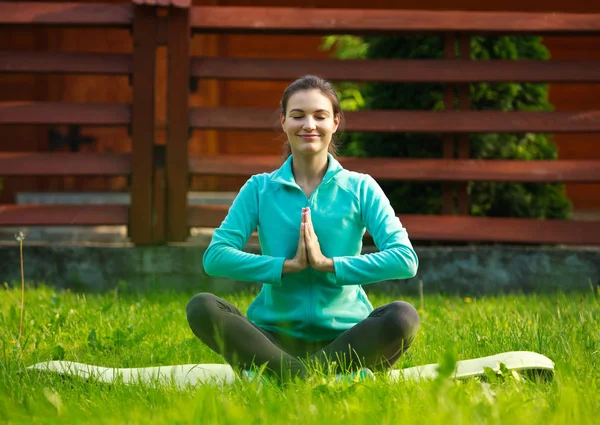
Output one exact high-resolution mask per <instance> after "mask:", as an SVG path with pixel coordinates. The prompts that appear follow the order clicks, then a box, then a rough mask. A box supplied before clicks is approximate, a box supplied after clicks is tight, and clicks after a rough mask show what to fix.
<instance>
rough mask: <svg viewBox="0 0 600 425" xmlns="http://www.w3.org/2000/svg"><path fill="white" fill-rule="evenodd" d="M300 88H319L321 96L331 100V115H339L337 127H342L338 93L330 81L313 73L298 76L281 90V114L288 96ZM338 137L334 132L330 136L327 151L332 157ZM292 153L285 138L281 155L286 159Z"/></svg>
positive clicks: (335, 151)
mask: <svg viewBox="0 0 600 425" xmlns="http://www.w3.org/2000/svg"><path fill="white" fill-rule="evenodd" d="M302 90H319V91H320V92H321V93H322V94H323V96H325V97H326V98H328V99H329V101H330V102H331V106H332V108H333V115H334V116H336V115H339V117H340V125H339V127H338V129H340V130H341V129H342V128H343V124H344V114H343V112H342V107H341V105H340V100H339V99H338V95H337V93H336V91H335V89H334V88H333V87H332V86H331V83H330V82H329V81H327V80H324V79H323V78H320V77H317V76H315V75H305V76H303V77H300V78H298V79H297V80H296V81H294V82H293V83H292V84H290V85H289V86H288V87H287V88H286V89H285V91H284V92H283V97H282V98H281V114H282V115H283V116H285V115H286V113H287V104H288V100H289V99H290V97H291V96H292V95H293V94H294V93H296V92H299V91H302ZM339 143H340V141H339V139H338V138H337V137H336V135H335V134H334V135H333V137H332V138H331V142H330V143H329V149H328V151H329V153H330V154H332V155H333V156H334V157H335V156H337V150H338V146H339ZM291 154H292V149H291V147H290V144H289V142H288V141H287V140H286V141H285V142H284V144H283V157H284V159H287V158H288V157H289V156H290V155H291Z"/></svg>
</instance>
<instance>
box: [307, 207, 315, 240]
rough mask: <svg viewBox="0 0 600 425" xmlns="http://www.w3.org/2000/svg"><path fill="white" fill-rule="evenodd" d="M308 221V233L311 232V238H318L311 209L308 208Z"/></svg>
mask: <svg viewBox="0 0 600 425" xmlns="http://www.w3.org/2000/svg"><path fill="white" fill-rule="evenodd" d="M306 222H307V224H308V227H307V229H306V231H307V232H308V233H310V236H311V238H313V237H314V238H315V239H316V238H317V234H316V233H315V226H313V222H312V217H311V215H310V210H308V213H307V214H306Z"/></svg>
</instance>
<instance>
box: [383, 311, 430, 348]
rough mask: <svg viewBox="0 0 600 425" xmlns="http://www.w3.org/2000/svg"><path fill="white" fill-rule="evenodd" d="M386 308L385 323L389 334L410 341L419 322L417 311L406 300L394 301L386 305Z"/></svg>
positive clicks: (417, 328)
mask: <svg viewBox="0 0 600 425" xmlns="http://www.w3.org/2000/svg"><path fill="white" fill-rule="evenodd" d="M387 310H388V311H387V313H388V314H386V316H387V319H388V320H386V325H387V331H388V332H389V334H390V335H395V336H396V337H398V338H400V339H402V340H404V341H407V342H410V341H412V340H413V339H414V337H415V335H416V334H417V331H418V330H419V324H420V323H421V319H420V317H419V313H418V312H417V310H416V309H415V308H414V307H413V305H412V304H410V303H407V302H406V301H394V302H392V303H390V304H389V305H388V309H387Z"/></svg>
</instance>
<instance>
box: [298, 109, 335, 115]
mask: <svg viewBox="0 0 600 425" xmlns="http://www.w3.org/2000/svg"><path fill="white" fill-rule="evenodd" d="M292 112H304V111H303V110H302V109H292V110H291V111H290V114H291V113H292ZM319 112H326V113H328V114H329V111H328V110H327V109H317V110H316V111H315V113H319Z"/></svg>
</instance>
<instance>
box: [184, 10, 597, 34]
mask: <svg viewBox="0 0 600 425" xmlns="http://www.w3.org/2000/svg"><path fill="white" fill-rule="evenodd" d="M191 24H192V27H193V29H194V30H195V31H197V32H215V33H222V32H245V33H309V34H362V33H385V32H447V31H460V32H477V33H512V34H514V33H518V34H523V33H536V34H565V33H567V34H573V33H579V34H589V33H594V32H596V33H597V32H600V14H597V13H595V14H594V13H589V14H577V13H544V12H538V13H531V12H499V11H494V12H474V11H430V10H427V11H425V10H385V9H379V10H373V9H362V10H361V9H316V8H295V7H239V6H197V7H194V8H192V12H191Z"/></svg>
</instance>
